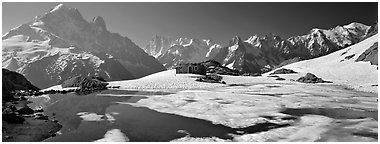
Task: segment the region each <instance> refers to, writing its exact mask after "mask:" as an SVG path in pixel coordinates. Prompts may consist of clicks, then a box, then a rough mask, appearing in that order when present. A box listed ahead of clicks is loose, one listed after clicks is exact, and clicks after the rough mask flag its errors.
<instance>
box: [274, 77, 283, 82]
mask: <svg viewBox="0 0 380 144" xmlns="http://www.w3.org/2000/svg"><path fill="white" fill-rule="evenodd" d="M276 80H280V81H283V80H285V79H284V78H282V77H278V78H276Z"/></svg>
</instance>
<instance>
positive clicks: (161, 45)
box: [143, 35, 222, 68]
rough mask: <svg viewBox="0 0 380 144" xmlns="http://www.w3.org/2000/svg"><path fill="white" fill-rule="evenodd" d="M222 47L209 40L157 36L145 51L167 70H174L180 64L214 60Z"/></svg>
mask: <svg viewBox="0 0 380 144" xmlns="http://www.w3.org/2000/svg"><path fill="white" fill-rule="evenodd" d="M221 48H222V46H221V45H219V44H216V43H214V42H213V41H212V40H209V39H196V38H178V39H173V38H170V37H167V36H159V35H155V36H153V37H152V39H151V41H150V42H149V44H148V45H147V46H145V47H144V48H143V49H144V51H145V52H146V53H148V54H149V55H151V56H154V57H155V58H157V60H159V61H160V62H161V64H163V65H164V66H165V67H166V68H174V67H175V66H176V65H177V64H179V63H196V62H201V61H206V60H209V59H211V58H213V57H214V56H215V55H216V54H217V53H218V52H219V50H220V49H221Z"/></svg>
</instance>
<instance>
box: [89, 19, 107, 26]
mask: <svg viewBox="0 0 380 144" xmlns="http://www.w3.org/2000/svg"><path fill="white" fill-rule="evenodd" d="M92 23H94V24H96V25H97V26H100V27H102V28H106V22H105V21H104V19H103V17H101V16H97V17H94V19H93V20H92Z"/></svg>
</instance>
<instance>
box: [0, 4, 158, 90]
mask: <svg viewBox="0 0 380 144" xmlns="http://www.w3.org/2000/svg"><path fill="white" fill-rule="evenodd" d="M2 42H3V44H2V47H3V48H2V52H3V53H2V66H3V68H6V69H9V70H12V71H16V72H19V73H21V74H23V75H24V76H25V77H26V78H27V79H29V80H30V81H31V83H33V84H34V85H36V86H37V87H39V88H46V87H49V86H52V85H56V84H58V83H60V82H62V81H64V80H66V79H69V78H71V77H74V76H77V75H86V76H87V75H88V76H89V75H92V76H101V77H103V78H105V79H106V80H127V79H134V78H139V77H143V76H146V75H149V74H152V73H155V72H159V71H163V70H165V67H163V65H162V64H160V63H159V62H158V61H157V60H156V59H155V58H154V57H152V56H149V55H148V54H146V53H145V52H144V51H143V50H142V49H141V48H139V47H138V46H137V45H136V44H135V43H133V42H132V41H131V40H130V39H129V38H127V37H124V36H121V35H120V34H118V33H111V32H109V31H108V30H107V27H106V23H105V21H104V19H103V18H102V17H101V16H97V17H95V18H94V19H93V20H92V21H91V22H88V21H86V20H85V19H84V18H83V17H82V15H81V14H80V12H79V11H78V10H77V9H75V8H69V7H66V6H65V5H63V4H59V5H57V6H55V7H54V8H53V9H51V10H50V11H49V12H46V13H45V14H43V15H41V16H36V17H35V18H34V19H33V20H32V21H31V22H27V23H25V24H22V25H20V26H18V27H16V28H13V29H11V30H10V31H9V32H8V33H6V34H5V35H3V37H2Z"/></svg>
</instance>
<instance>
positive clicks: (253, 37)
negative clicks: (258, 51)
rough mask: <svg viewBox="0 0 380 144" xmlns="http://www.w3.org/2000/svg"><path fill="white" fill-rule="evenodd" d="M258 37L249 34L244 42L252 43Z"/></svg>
mask: <svg viewBox="0 0 380 144" xmlns="http://www.w3.org/2000/svg"><path fill="white" fill-rule="evenodd" d="M258 38H259V37H258V36H257V35H254V36H250V37H249V38H248V39H247V40H245V41H244V42H247V43H250V44H253V43H254V42H255V41H257V39H258Z"/></svg>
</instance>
